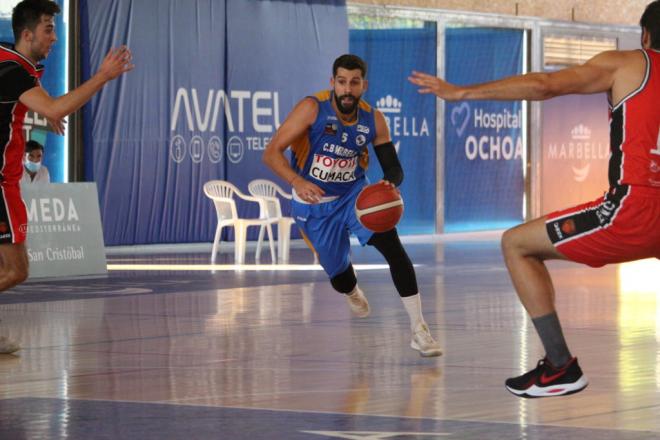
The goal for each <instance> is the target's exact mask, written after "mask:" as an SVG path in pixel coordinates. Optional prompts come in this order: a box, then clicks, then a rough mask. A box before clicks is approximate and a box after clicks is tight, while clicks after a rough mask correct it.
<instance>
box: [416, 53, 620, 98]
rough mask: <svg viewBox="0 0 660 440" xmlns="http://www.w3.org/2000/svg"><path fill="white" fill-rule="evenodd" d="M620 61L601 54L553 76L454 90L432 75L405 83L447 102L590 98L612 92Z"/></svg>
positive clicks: (534, 75) (524, 77)
mask: <svg viewBox="0 0 660 440" xmlns="http://www.w3.org/2000/svg"><path fill="white" fill-rule="evenodd" d="M622 62H623V57H622V56H621V54H620V52H616V51H608V52H603V53H600V54H598V55H596V56H595V57H593V58H591V59H590V60H589V61H587V62H586V63H584V64H582V65H580V66H575V67H569V68H567V69H562V70H559V71H557V72H552V73H528V74H525V75H517V76H511V77H509V78H504V79H501V80H497V81H491V82H486V83H482V84H475V85H470V86H457V85H454V84H450V83H448V82H447V81H444V80H442V79H440V78H437V77H435V76H433V75H429V74H426V73H422V72H414V71H413V73H412V75H411V76H410V77H408V80H409V81H410V82H411V83H413V84H415V85H417V86H419V87H420V89H419V93H433V94H434V95H436V96H438V97H439V98H442V99H445V100H447V101H458V100H462V99H470V100H473V99H484V100H518V99H527V100H532V101H538V100H544V99H548V98H552V97H555V96H559V95H568V94H573V93H578V94H590V93H599V92H605V91H608V90H610V89H611V88H612V85H613V84H614V77H615V74H616V71H617V69H618V68H619V67H620V66H621V64H622Z"/></svg>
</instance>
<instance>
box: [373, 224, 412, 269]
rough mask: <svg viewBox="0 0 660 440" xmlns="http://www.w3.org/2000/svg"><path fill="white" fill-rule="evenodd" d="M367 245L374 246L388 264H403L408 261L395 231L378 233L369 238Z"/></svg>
mask: <svg viewBox="0 0 660 440" xmlns="http://www.w3.org/2000/svg"><path fill="white" fill-rule="evenodd" d="M367 244H369V245H371V246H374V247H375V248H376V249H378V252H380V253H381V254H383V256H384V257H385V259H386V260H387V261H388V262H405V261H407V260H409V258H408V254H406V250H405V249H404V248H403V246H402V245H401V240H399V234H398V233H397V232H396V229H392V230H390V231H387V232H378V233H375V234H374V235H372V236H371V238H370V239H369V241H368V242H367Z"/></svg>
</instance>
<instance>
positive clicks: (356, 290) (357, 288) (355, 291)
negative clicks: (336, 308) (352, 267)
mask: <svg viewBox="0 0 660 440" xmlns="http://www.w3.org/2000/svg"><path fill="white" fill-rule="evenodd" d="M358 292H361V290H360V286H358V285H357V284H356V285H355V287H353V290H351V291H350V292H348V293H347V294H346V295H348V296H353V295H355V294H356V293H358Z"/></svg>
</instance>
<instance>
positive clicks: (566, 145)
mask: <svg viewBox="0 0 660 440" xmlns="http://www.w3.org/2000/svg"><path fill="white" fill-rule="evenodd" d="M542 120H543V122H542V124H541V127H542V128H541V138H542V143H543V159H542V165H541V213H542V214H548V213H550V212H552V211H556V210H559V209H564V208H569V207H571V206H573V205H577V204H580V203H584V202H588V201H590V200H593V199H595V198H597V197H599V196H602V195H603V194H604V193H605V192H606V191H607V189H608V187H609V184H608V181H607V163H608V160H609V156H610V146H609V143H610V141H609V130H610V129H609V124H608V120H607V98H606V96H605V95H604V94H598V95H568V96H561V97H558V98H554V99H551V100H548V101H545V102H543V106H542Z"/></svg>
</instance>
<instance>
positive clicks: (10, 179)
mask: <svg viewBox="0 0 660 440" xmlns="http://www.w3.org/2000/svg"><path fill="white" fill-rule="evenodd" d="M42 74H43V66H41V65H36V66H35V65H34V64H32V62H31V61H30V60H28V59H27V58H26V57H24V56H23V55H21V54H20V53H18V52H16V51H15V50H14V48H13V47H12V46H9V45H4V44H0V182H1V183H2V184H3V185H6V184H16V185H18V182H19V180H20V179H21V176H22V175H23V155H24V153H25V139H24V136H23V119H24V118H25V113H26V112H27V110H28V108H27V107H26V106H25V105H23V104H22V103H21V102H19V100H18V97H19V96H21V95H22V94H23V93H24V92H25V91H27V90H30V89H31V88H33V87H36V86H38V85H39V78H41V75H42Z"/></svg>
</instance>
